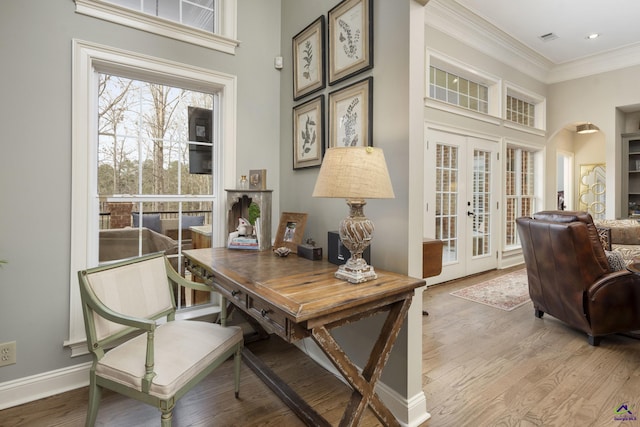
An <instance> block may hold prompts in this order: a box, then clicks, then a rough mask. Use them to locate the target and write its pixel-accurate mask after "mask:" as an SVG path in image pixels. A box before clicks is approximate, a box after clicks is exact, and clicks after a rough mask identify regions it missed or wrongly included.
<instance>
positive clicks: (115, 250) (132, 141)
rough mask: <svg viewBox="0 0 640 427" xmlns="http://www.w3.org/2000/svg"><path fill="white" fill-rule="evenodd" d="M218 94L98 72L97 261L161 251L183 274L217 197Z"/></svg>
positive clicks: (186, 297) (182, 296)
mask: <svg viewBox="0 0 640 427" xmlns="http://www.w3.org/2000/svg"><path fill="white" fill-rule="evenodd" d="M217 97H218V94H217V93H214V94H208V93H202V92H197V91H192V90H186V89H183V88H178V87H173V86H167V85H163V84H157V83H149V82H146V81H140V80H136V79H130V78H126V77H121V76H117V75H112V74H104V73H100V74H99V80H98V111H97V115H98V141H97V143H98V150H97V152H98V159H97V162H98V164H97V189H96V190H97V195H98V199H99V206H100V216H99V218H98V222H99V229H100V231H99V245H98V251H99V261H100V262H111V261H114V260H120V259H125V258H129V257H132V256H139V255H144V254H147V253H150V252H158V251H162V252H165V253H166V254H167V256H168V257H169V258H170V260H171V261H172V263H173V264H174V268H175V269H176V270H177V271H178V272H179V273H183V274H184V271H182V270H183V267H182V266H183V263H182V262H181V255H182V250H183V249H190V248H192V247H193V239H194V237H196V236H195V235H194V234H195V231H194V230H195V229H194V228H192V227H193V226H197V227H202V228H201V229H199V230H202V231H203V232H205V233H206V230H208V228H210V227H211V220H212V211H213V204H214V203H216V199H217V194H214V192H213V181H212V177H213V175H212V165H213V164H214V163H215V160H214V159H213V156H212V154H213V153H214V152H215V151H216V150H215V145H216V144H218V143H219V142H218V141H217V138H216V135H217V134H218V129H216V128H215V127H214V126H213V124H214V123H218V120H216V119H215V117H216V113H217V111H218V107H217V105H216V107H215V108H214V105H215V104H217ZM200 112H203V113H204V114H201V113H200ZM190 124H191V125H192V126H189V125H190ZM190 131H191V132H190ZM203 166H205V167H203ZM207 166H208V167H207ZM196 296H197V298H196ZM176 300H177V304H178V307H179V308H182V307H189V306H193V305H196V304H203V303H209V302H210V301H211V299H210V295H200V294H195V293H193V292H185V290H183V289H182V290H180V292H178V293H177V294H176Z"/></svg>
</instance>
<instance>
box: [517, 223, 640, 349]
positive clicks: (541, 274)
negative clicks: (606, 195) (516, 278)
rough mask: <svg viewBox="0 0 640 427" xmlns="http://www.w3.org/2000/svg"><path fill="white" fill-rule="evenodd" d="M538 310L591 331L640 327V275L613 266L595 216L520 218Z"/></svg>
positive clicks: (596, 335) (592, 337) (596, 338)
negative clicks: (612, 267)
mask: <svg viewBox="0 0 640 427" xmlns="http://www.w3.org/2000/svg"><path fill="white" fill-rule="evenodd" d="M516 223H517V227H518V234H519V236H520V241H521V243H522V252H523V255H524V260H525V264H526V267H527V276H528V279H529V294H530V296H531V300H532V301H533V307H534V309H535V315H536V317H538V318H541V317H542V316H543V314H544V313H548V314H550V315H551V316H553V317H555V318H557V319H559V320H562V321H563V322H565V323H567V324H569V325H571V326H573V327H574V328H577V329H579V330H581V331H584V332H586V333H587V335H588V337H589V344H591V345H594V346H597V345H598V344H599V342H600V337H601V336H603V335H607V334H613V333H623V332H629V331H635V330H640V276H638V275H635V274H633V273H631V272H629V271H627V270H622V271H612V270H611V269H610V268H609V264H608V262H607V257H606V255H605V252H604V249H603V247H602V244H601V242H600V239H599V236H598V232H597V230H596V227H595V225H594V224H593V220H592V218H591V215H589V214H588V213H586V212H571V211H544V212H538V213H536V214H534V216H533V218H525V217H523V218H518V219H517V220H516Z"/></svg>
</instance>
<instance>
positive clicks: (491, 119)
mask: <svg viewBox="0 0 640 427" xmlns="http://www.w3.org/2000/svg"><path fill="white" fill-rule="evenodd" d="M424 105H425V106H426V107H430V108H434V109H436V110H440V111H446V112H448V113H452V114H456V115H458V116H463V117H468V118H471V119H474V120H479V121H481V122H485V123H490V124H493V125H496V126H500V125H502V126H504V127H505V128H507V129H513V130H517V131H519V132H525V133H530V134H532V135H537V136H545V135H546V131H545V130H543V129H538V128H532V127H528V126H522V125H519V124H517V123H514V122H511V121H508V120H505V119H502V118H499V117H496V116H492V115H490V114H484V113H479V112H477V111H472V110H467V109H466V108H462V107H458V106H456V105H452V104H448V103H446V102H442V101H439V100H437V99H433V98H429V97H427V98H425V101H424Z"/></svg>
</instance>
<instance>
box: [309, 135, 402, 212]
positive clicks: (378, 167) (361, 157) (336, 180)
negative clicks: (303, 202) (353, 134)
mask: <svg viewBox="0 0 640 427" xmlns="http://www.w3.org/2000/svg"><path fill="white" fill-rule="evenodd" d="M313 197H335V198H343V199H392V198H394V197H395V195H394V194H393V187H392V186H391V179H390V178H389V171H388V170H387V163H386V161H385V159H384V153H383V152H382V149H380V148H374V147H333V148H329V149H328V150H327V152H326V153H325V155H324V159H323V160H322V166H321V167H320V173H319V174H318V179H317V181H316V186H315V188H314V190H313Z"/></svg>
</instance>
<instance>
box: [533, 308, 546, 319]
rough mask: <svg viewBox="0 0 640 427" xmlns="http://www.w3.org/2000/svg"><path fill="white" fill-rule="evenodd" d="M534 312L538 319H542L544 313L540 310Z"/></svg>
mask: <svg viewBox="0 0 640 427" xmlns="http://www.w3.org/2000/svg"><path fill="white" fill-rule="evenodd" d="M534 310H535V315H536V317H537V318H538V319H542V316H544V311H542V310H538V309H537V308H535V309H534Z"/></svg>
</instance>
